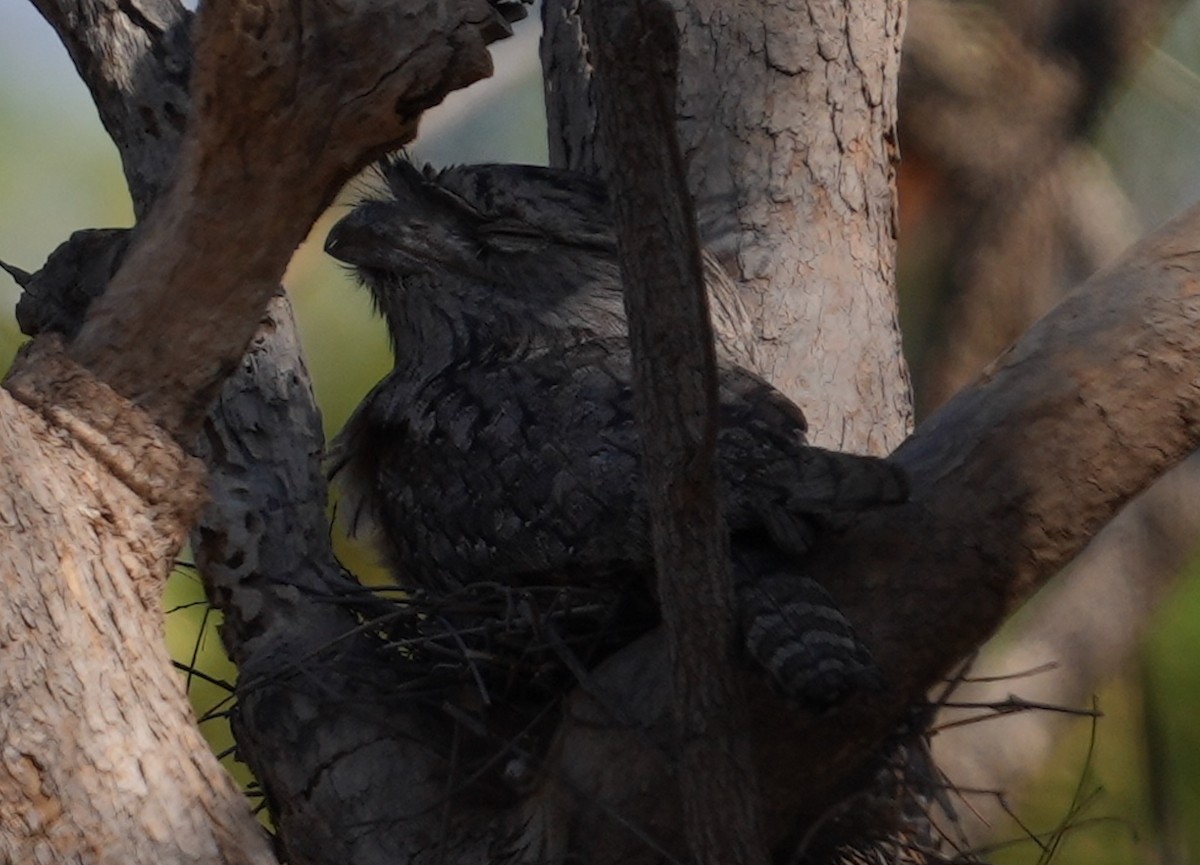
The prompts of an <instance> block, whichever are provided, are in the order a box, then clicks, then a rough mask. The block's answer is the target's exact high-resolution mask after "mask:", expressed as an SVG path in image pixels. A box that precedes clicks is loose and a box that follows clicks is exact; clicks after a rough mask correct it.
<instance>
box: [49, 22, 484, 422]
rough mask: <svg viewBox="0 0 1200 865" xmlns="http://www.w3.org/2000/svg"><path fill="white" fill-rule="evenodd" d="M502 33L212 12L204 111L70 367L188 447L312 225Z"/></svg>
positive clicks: (200, 44)
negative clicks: (349, 48)
mask: <svg viewBox="0 0 1200 865" xmlns="http://www.w3.org/2000/svg"><path fill="white" fill-rule="evenodd" d="M496 21H499V22H500V24H501V25H502V24H503V21H502V19H499V18H498V15H497V13H496V12H495V11H494V10H493V9H492V8H491V7H490V6H489V5H488V4H487V3H486V2H484V0H475V2H472V0H464V2H462V3H455V4H440V3H429V4H426V5H425V6H423V7H421V8H420V9H414V8H399V7H396V6H395V5H394V4H391V3H386V2H382V0H381V2H370V3H361V4H356V5H355V6H354V8H353V9H352V10H349V11H347V10H335V9H332V8H328V7H326V6H324V5H322V4H308V3H304V2H301V0H297V2H296V3H295V4H292V3H287V2H283V0H280V2H277V3H271V4H267V5H265V6H261V7H256V8H254V9H250V8H247V7H243V6H240V5H239V4H238V3H236V2H233V0H216V2H207V3H205V4H204V5H203V7H202V9H201V11H200V13H199V15H198V16H197V26H196V28H195V30H196V32H195V34H194V38H195V50H196V64H195V69H194V73H193V76H192V80H191V94H192V99H193V104H194V105H197V106H202V108H203V110H200V111H193V112H192V113H191V115H190V116H189V118H188V132H187V136H186V137H185V139H184V143H183V146H182V149H181V151H180V156H179V160H178V162H177V163H176V165H175V169H174V172H173V174H172V175H171V180H170V181H169V183H168V184H167V186H166V188H165V190H164V192H163V195H162V197H161V198H160V199H159V200H158V202H157V204H156V207H155V208H154V210H153V211H151V213H150V214H149V215H148V217H147V218H146V220H144V221H143V222H141V223H139V225H138V228H137V230H136V232H135V234H134V237H133V239H132V241H131V244H130V248H129V250H128V252H127V253H126V255H125V257H124V260H123V263H122V266H121V268H120V269H119V270H118V271H117V273H116V274H115V275H114V276H113V278H112V280H111V281H110V283H109V286H108V289H107V291H106V292H105V294H104V296H103V298H102V299H101V300H99V301H98V302H97V303H94V304H93V305H92V308H91V310H90V311H89V314H88V318H87V320H86V321H85V323H84V326H83V329H82V330H81V332H80V333H79V336H78V337H77V338H76V339H75V341H74V342H73V343H72V345H71V355H72V357H73V358H74V359H75V360H77V361H78V362H80V363H81V364H83V365H84V366H86V367H88V368H89V369H92V370H93V371H95V372H96V373H97V375H99V376H100V377H101V378H102V379H103V380H104V381H106V382H108V383H110V384H111V385H112V386H113V387H114V388H115V389H116V390H117V391H118V392H119V393H122V394H125V395H127V396H129V397H130V398H131V399H132V400H133V401H134V402H135V403H137V404H138V405H141V406H143V407H144V408H146V409H147V410H148V411H149V412H150V413H151V415H152V416H153V417H155V418H156V419H157V420H158V421H159V422H160V423H162V424H163V425H164V426H165V427H166V428H167V429H169V430H171V431H172V432H173V433H175V434H177V435H178V436H179V437H180V438H181V440H183V441H187V440H189V439H190V438H191V436H192V435H194V434H195V432H196V430H197V429H198V428H199V425H200V423H201V422H202V421H203V419H204V414H205V411H206V410H207V407H208V405H209V403H210V401H211V400H212V399H213V397H215V395H216V388H217V387H219V385H220V383H221V381H222V380H223V379H224V377H225V376H226V375H227V374H228V372H229V370H230V369H232V367H233V365H234V364H235V363H236V362H237V359H238V358H240V357H241V355H242V353H243V352H244V350H245V348H246V345H247V344H248V342H249V340H250V337H251V336H252V335H253V333H254V328H255V326H256V324H257V320H258V313H259V312H260V311H261V310H262V309H263V307H264V305H265V304H266V302H267V300H268V299H269V298H270V297H271V295H272V294H273V293H274V291H275V287H276V286H277V285H278V283H279V279H280V277H281V276H282V275H283V271H284V268H285V267H286V266H287V262H288V260H289V258H290V257H291V254H292V252H293V251H294V250H295V248H296V246H297V244H299V242H300V241H301V240H302V239H303V238H304V235H305V234H306V233H307V232H308V229H309V227H310V226H311V224H312V222H313V221H314V220H315V219H316V217H317V215H318V214H319V213H320V212H321V210H322V209H323V208H324V207H325V206H326V205H327V204H328V203H329V201H330V199H331V198H332V197H333V195H334V193H336V192H337V190H338V189H339V188H340V187H341V185H342V184H343V183H344V182H345V181H346V180H347V179H348V178H349V177H350V176H351V175H352V174H353V173H354V171H355V170H356V169H357V168H359V167H361V166H362V165H363V164H364V163H365V161H366V160H367V159H368V158H369V157H370V156H372V155H375V154H377V153H379V152H380V151H382V150H384V149H387V148H389V147H395V146H398V145H399V144H402V143H403V142H404V141H406V140H408V139H409V138H411V137H412V135H413V134H414V133H415V131H416V123H417V119H418V118H419V116H420V113H421V111H422V110H423V109H425V108H427V107H428V106H430V105H432V104H435V103H436V102H438V101H439V100H440V99H441V98H442V96H443V95H444V94H445V93H446V92H447V91H448V90H451V89H454V88H455V87H461V86H464V85H466V84H468V83H470V82H471V81H474V80H476V79H478V78H480V77H482V76H484V75H486V74H488V72H489V71H490V63H489V60H488V57H487V52H486V51H485V49H484V35H483V34H484V31H486V30H487V25H488V24H489V23H493V24H494V22H496ZM492 35H493V36H494V35H495V33H494V31H493V34H492ZM347 44H349V45H358V46H364V45H376V46H380V50H378V51H355V52H352V53H347V52H345V51H344V50H342V46H344V45H347ZM384 46H387V47H386V48H385V47H384ZM362 94H370V98H369V99H367V98H362ZM232 154H236V155H237V158H230V156H231V155H232ZM247 201H253V202H255V206H254V207H250V208H248V207H246V202H247ZM201 238H202V239H203V241H202V242H201V240H200V239H201ZM183 287H186V290H182V289H183ZM131 345H137V346H139V350H137V351H129V350H128V348H129V346H131Z"/></svg>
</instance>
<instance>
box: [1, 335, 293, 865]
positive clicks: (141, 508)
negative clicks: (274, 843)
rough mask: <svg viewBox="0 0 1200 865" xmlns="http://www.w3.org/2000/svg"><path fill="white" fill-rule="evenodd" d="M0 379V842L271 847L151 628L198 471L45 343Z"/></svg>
mask: <svg viewBox="0 0 1200 865" xmlns="http://www.w3.org/2000/svg"><path fill="white" fill-rule="evenodd" d="M6 388H7V389H6V390H2V391H0V451H2V452H3V453H4V455H5V456H4V459H3V460H2V461H0V463H2V465H3V473H4V478H3V483H2V484H0V488H2V489H3V490H4V492H3V495H0V514H3V517H2V521H3V523H4V525H5V526H6V530H5V532H4V533H3V535H2V538H0V546H2V547H3V549H2V550H0V561H3V562H4V565H3V577H4V585H5V603H4V605H3V611H2V612H0V618H2V619H3V621H2V622H0V632H2V633H3V634H4V639H3V640H2V641H0V660H2V666H3V669H4V680H3V684H2V685H0V701H2V702H3V704H4V706H5V710H4V713H3V718H2V720H0V735H2V737H3V741H4V751H3V760H2V761H0V811H3V813H4V815H5V819H4V829H3V831H2V832H0V860H3V861H5V862H50V861H53V862H194V863H197V865H199V863H210V862H223V863H242V862H245V863H249V862H263V863H265V862H273V861H275V860H274V857H273V856H272V855H271V852H270V848H269V845H268V844H267V841H266V837H265V835H264V834H263V833H262V831H261V829H260V828H259V827H258V825H257V824H256V823H255V821H254V819H253V818H252V817H251V815H250V810H249V807H248V806H247V803H246V800H245V799H244V798H243V797H242V796H241V794H240V792H239V791H238V790H237V789H236V787H235V786H234V785H233V783H232V781H231V780H230V779H229V777H228V776H227V775H226V774H225V773H224V771H223V770H222V769H221V767H220V766H219V765H218V764H217V762H216V761H215V760H214V759H213V758H212V754H211V753H210V752H209V751H208V748H207V746H206V745H205V742H204V739H203V738H202V737H201V736H200V733H199V731H198V730H197V728H196V725H195V721H194V719H193V717H192V713H191V708H190V706H189V704H188V701H187V697H186V695H185V694H184V691H183V688H182V686H181V683H180V681H179V678H178V676H177V675H176V673H175V671H174V670H173V668H172V666H171V661H170V658H169V657H168V656H167V653H166V646H165V644H164V643H163V639H162V634H163V614H162V606H161V595H162V587H163V581H164V580H165V578H166V575H167V572H168V571H169V570H170V568H171V566H172V564H173V558H174V555H175V553H176V552H177V550H178V549H179V546H180V544H181V543H182V542H183V538H184V533H185V532H186V529H187V525H188V524H189V523H190V522H191V520H192V519H194V517H195V512H196V510H197V509H198V507H199V505H200V502H201V501H202V497H203V493H202V490H203V473H202V470H201V468H200V466H199V465H198V464H197V463H196V461H195V460H193V459H191V458H189V457H187V456H185V455H184V454H183V452H182V451H181V450H180V448H179V447H178V445H176V444H175V443H174V442H173V441H172V440H171V439H170V437H169V436H167V435H166V434H165V433H164V432H163V431H162V430H161V429H159V428H158V427H156V426H155V425H154V423H153V422H152V421H151V420H150V418H149V417H148V416H146V414H145V413H143V412H141V411H139V410H138V409H136V408H135V407H134V406H132V405H131V404H130V403H129V402H128V401H126V400H124V399H122V398H121V397H120V396H118V395H117V394H116V393H114V392H113V391H112V390H111V389H109V388H107V387H105V386H104V385H103V384H101V383H99V382H97V381H96V380H95V379H94V378H92V377H91V376H90V375H88V373H87V372H86V371H85V370H83V369H81V368H80V367H78V366H76V365H75V364H73V363H71V362H70V361H69V360H67V359H66V357H65V356H64V355H63V354H62V352H61V349H60V347H59V346H58V345H57V344H54V343H50V344H43V345H41V346H40V347H39V348H38V349H37V350H34V351H29V352H27V353H26V354H25V355H24V357H23V358H21V359H20V360H19V361H18V363H17V365H16V367H15V368H14V370H13V372H12V373H11V375H10V376H9V378H8V380H7V382H6Z"/></svg>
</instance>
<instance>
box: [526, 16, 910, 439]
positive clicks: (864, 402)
mask: <svg viewBox="0 0 1200 865" xmlns="http://www.w3.org/2000/svg"><path fill="white" fill-rule="evenodd" d="M675 5H676V8H677V16H678V22H679V26H680V35H681V62H680V71H679V81H680V91H679V97H678V102H677V108H676V114H677V118H678V121H679V135H680V140H681V142H682V147H683V152H684V154H685V156H686V158H687V162H688V176H689V182H690V185H691V189H692V193H693V196H694V198H695V200H696V202H697V207H698V210H699V214H698V219H699V222H700V225H701V229H702V231H703V233H704V241H705V243H706V245H707V246H708V247H709V248H710V249H711V250H712V251H713V252H715V253H716V254H718V255H719V256H720V257H721V258H722V260H723V261H724V262H725V263H726V264H727V265H728V266H730V268H731V271H732V273H733V275H734V276H735V278H736V279H737V280H738V282H739V283H740V284H741V285H742V287H743V290H744V291H745V292H746V294H747V301H748V306H749V307H750V309H751V313H752V315H754V317H755V324H756V330H757V332H758V334H759V336H760V338H761V339H762V341H763V355H764V362H765V365H766V371H767V373H768V377H769V378H770V379H771V381H772V383H773V384H775V385H776V386H777V387H779V388H780V389H781V390H783V391H784V392H785V393H787V394H788V395H789V396H790V397H792V398H793V399H794V400H796V402H797V403H799V404H800V406H801V407H802V408H803V409H804V411H805V414H807V415H808V417H809V420H810V422H811V425H812V429H813V441H814V443H815V444H818V445H824V446H834V447H840V448H842V449H844V450H849V451H854V452H866V453H886V452H888V451H890V450H891V449H892V448H894V447H895V446H896V445H897V444H899V442H900V440H901V439H902V438H903V436H904V435H905V434H906V433H907V431H908V430H909V429H910V427H911V406H910V398H909V389H908V378H907V372H906V371H905V369H904V365H903V361H902V359H901V355H900V334H899V329H898V327H897V324H896V320H895V296H894V276H895V232H896V226H895V213H894V200H893V176H894V174H893V164H892V163H893V160H894V158H895V156H896V149H895V144H896V137H895V125H896V102H895V93H896V79H897V74H898V69H899V62H900V40H901V36H902V33H903V16H902V4H900V3H898V2H886V3H875V4H850V5H849V6H846V5H845V4H842V3H839V2H825V0H813V2H806V3H800V4H768V5H763V4H754V3H738V4H729V3H709V2H707V0H706V2H701V3H693V4H688V5H684V4H675ZM576 6H577V4H576V3H573V2H570V0H550V2H547V3H545V4H544V6H543V20H544V21H546V23H547V34H546V37H545V38H544V40H543V49H542V56H543V65H544V66H545V68H546V70H547V85H546V87H547V94H548V96H547V106H548V111H547V114H548V119H549V121H550V123H551V130H550V134H551V141H552V144H551V158H552V161H555V164H565V166H566V167H576V168H580V169H582V170H590V169H593V168H594V166H593V165H592V164H591V160H593V159H596V161H597V162H601V163H603V161H604V154H603V153H600V154H599V156H598V157H597V156H596V152H597V145H596V142H595V141H594V133H595V123H594V120H593V118H592V111H593V106H594V102H595V100H594V96H593V95H592V94H590V93H588V92H587V91H588V89H589V88H590V84H589V82H588V78H589V76H590V69H589V68H588V67H587V66H586V64H585V63H584V62H582V61H581V60H580V59H579V58H580V57H581V54H580V49H579V46H580V44H581V41H582V40H581V36H580V33H581V31H580V29H579V27H578V24H577V23H576V20H575V19H574V17H573V16H574V15H575V13H576V10H575V7H576ZM764 40H765V43H764ZM572 57H574V58H575V59H574V60H572ZM556 138H561V139H562V141H563V142H565V144H563V143H560V142H556V141H555V139H556ZM564 159H565V160H567V162H565V163H559V162H557V161H556V160H564Z"/></svg>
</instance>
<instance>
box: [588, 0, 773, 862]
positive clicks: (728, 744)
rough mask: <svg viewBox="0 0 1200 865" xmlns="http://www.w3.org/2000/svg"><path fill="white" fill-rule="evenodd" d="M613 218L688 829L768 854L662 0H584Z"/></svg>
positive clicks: (704, 849) (728, 858)
mask: <svg viewBox="0 0 1200 865" xmlns="http://www.w3.org/2000/svg"><path fill="white" fill-rule="evenodd" d="M584 24H585V28H586V31H587V33H588V35H589V37H590V41H591V44H593V45H594V46H595V47H596V50H595V52H594V54H593V58H594V62H595V64H596V97H597V101H598V108H599V111H598V119H599V124H600V129H601V133H602V140H603V141H604V142H605V144H606V146H607V147H608V150H609V152H611V153H620V154H621V157H622V158H621V160H620V161H614V162H613V163H612V164H611V167H610V170H609V171H608V172H607V179H608V185H609V192H610V195H611V196H612V201H613V204H614V208H613V209H614V213H615V216H616V223H617V238H618V248H619V253H620V259H621V274H622V277H623V279H624V284H625V307H626V309H627V311H628V314H629V343H630V350H631V352H632V355H633V362H634V376H633V379H634V380H633V384H634V394H635V398H636V409H637V412H636V414H637V418H638V423H639V427H640V429H641V431H642V434H641V442H642V450H643V454H642V465H643V466H644V471H645V483H646V488H647V491H648V501H649V506H650V517H651V525H652V528H653V537H654V563H655V573H656V575H657V579H656V586H657V589H658V601H659V604H660V606H661V609H662V617H663V627H664V630H665V632H666V638H667V645H668V654H669V656H670V659H671V682H670V688H671V695H672V698H671V702H672V709H673V711H672V715H673V716H674V721H675V723H674V733H675V737H676V739H677V742H678V746H677V753H676V759H677V761H678V765H677V768H676V777H677V779H678V783H679V785H680V796H681V799H682V801H683V824H684V833H685V835H686V836H687V839H688V849H689V851H690V853H691V859H692V861H694V862H697V863H713V865H717V863H724V862H745V863H756V862H766V861H767V859H768V857H767V851H766V849H765V848H764V846H763V839H762V828H761V817H760V815H759V794H758V785H757V783H756V781H755V778H754V770H753V767H752V758H751V749H750V742H749V740H748V738H747V733H748V718H747V715H746V711H745V697H744V695H743V693H742V688H741V685H740V683H739V682H738V680H737V678H736V675H735V669H734V667H735V664H736V661H737V659H738V657H739V651H740V640H739V634H738V629H737V622H738V615H737V613H736V602H735V600H734V588H733V578H732V575H731V569H730V564H729V539H728V537H727V529H726V524H725V523H724V521H723V518H722V514H721V508H720V505H719V502H718V497H717V495H718V493H717V491H718V488H719V481H718V477H717V464H716V452H717V423H718V420H717V360H716V351H715V349H714V345H713V327H712V322H711V320H710V318H709V310H708V299H707V291H706V289H705V279H704V273H703V266H702V264H701V258H700V238H699V235H698V233H697V230H696V224H695V215H694V208H693V207H692V200H691V196H690V194H689V193H688V189H687V177H686V168H685V165H684V161H683V156H682V154H681V152H680V149H679V138H678V135H677V133H676V130H675V120H674V116H673V115H674V102H675V91H676V86H677V81H676V75H677V72H678V65H679V37H678V35H677V33H676V30H675V20H674V15H673V14H672V12H671V8H670V6H669V5H667V4H666V3H663V2H659V0H631V2H607V3H605V4H603V5H598V4H588V5H587V6H585V10H584Z"/></svg>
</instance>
